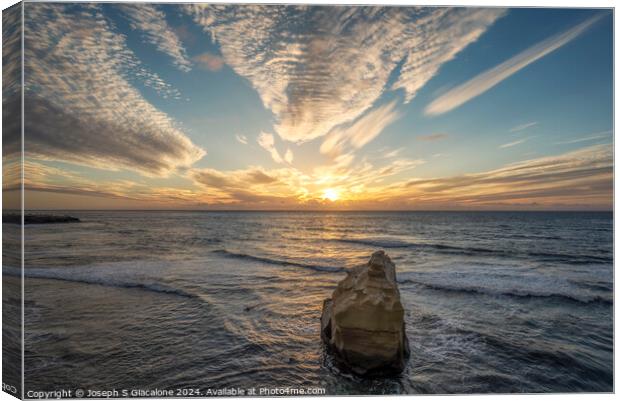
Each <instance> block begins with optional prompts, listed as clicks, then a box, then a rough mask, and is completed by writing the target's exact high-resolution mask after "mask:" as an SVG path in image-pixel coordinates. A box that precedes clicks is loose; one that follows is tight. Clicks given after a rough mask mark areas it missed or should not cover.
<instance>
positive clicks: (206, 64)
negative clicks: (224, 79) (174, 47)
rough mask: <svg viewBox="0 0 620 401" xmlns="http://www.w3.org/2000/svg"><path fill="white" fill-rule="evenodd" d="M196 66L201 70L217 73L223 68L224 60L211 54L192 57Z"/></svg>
mask: <svg viewBox="0 0 620 401" xmlns="http://www.w3.org/2000/svg"><path fill="white" fill-rule="evenodd" d="M192 60H194V62H195V63H196V65H197V66H198V67H200V68H202V69H203V70H208V71H219V70H221V69H222V67H223V66H224V59H222V58H221V57H220V56H217V55H215V54H211V53H202V54H199V55H197V56H194V57H192Z"/></svg>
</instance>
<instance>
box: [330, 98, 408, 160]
mask: <svg viewBox="0 0 620 401" xmlns="http://www.w3.org/2000/svg"><path fill="white" fill-rule="evenodd" d="M395 108H396V102H390V103H388V104H386V105H383V106H380V107H377V108H375V109H372V110H371V111H369V112H368V113H366V115H364V116H363V117H362V118H360V119H358V120H357V121H356V122H355V123H353V124H351V125H349V126H347V127H345V128H337V129H335V130H333V131H332V132H330V133H329V135H327V137H326V138H325V140H324V141H323V143H322V144H321V153H324V154H331V155H339V154H341V153H342V152H343V151H344V148H345V147H346V146H347V145H349V146H351V147H353V148H354V149H359V148H361V147H363V146H364V145H366V144H367V143H369V142H370V141H372V140H373V139H375V138H376V137H377V136H378V135H379V134H380V133H381V132H382V131H383V129H384V128H385V127H387V126H388V125H390V124H391V123H392V122H394V121H395V120H396V119H398V117H399V114H398V113H397V112H396V111H395Z"/></svg>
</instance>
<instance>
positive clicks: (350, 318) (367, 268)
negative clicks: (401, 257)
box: [321, 251, 409, 376]
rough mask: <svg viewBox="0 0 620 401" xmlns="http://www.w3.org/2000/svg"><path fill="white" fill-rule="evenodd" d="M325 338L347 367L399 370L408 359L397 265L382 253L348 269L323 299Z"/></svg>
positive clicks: (371, 372)
mask: <svg viewBox="0 0 620 401" xmlns="http://www.w3.org/2000/svg"><path fill="white" fill-rule="evenodd" d="M321 338H322V340H323V341H324V342H325V343H326V344H327V346H328V347H329V349H330V350H331V351H332V352H333V353H334V356H335V358H336V361H337V362H338V364H339V365H341V366H342V367H344V368H346V369H348V370H350V371H352V372H353V373H355V374H358V375H361V376H383V375H392V374H397V373H400V372H401V371H402V370H403V369H404V367H405V365H406V361H407V358H408V357H409V342H408V340H407V335H406V333H405V322H404V308H403V305H402V303H401V301H400V292H399V291H398V284H397V283H396V266H395V265H394V263H392V261H391V260H390V258H389V256H388V255H386V254H385V253H384V252H383V251H377V252H375V253H373V254H372V256H371V258H370V260H369V262H368V263H367V264H365V265H362V266H358V267H356V268H354V269H352V270H350V271H349V272H348V273H347V277H346V278H345V279H343V280H342V281H341V282H340V283H338V287H337V288H336V290H335V291H334V293H333V295H332V297H331V298H329V299H326V300H325V301H324V302H323V313H322V316H321Z"/></svg>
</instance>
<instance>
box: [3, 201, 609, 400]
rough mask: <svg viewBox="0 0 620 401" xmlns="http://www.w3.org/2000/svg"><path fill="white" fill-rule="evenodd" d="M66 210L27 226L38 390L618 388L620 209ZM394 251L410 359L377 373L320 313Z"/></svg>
mask: <svg viewBox="0 0 620 401" xmlns="http://www.w3.org/2000/svg"><path fill="white" fill-rule="evenodd" d="M63 214H70V215H72V216H76V217H79V218H80V219H81V222H80V223H74V224H49V225H28V226H26V228H25V238H26V245H25V247H26V254H25V266H26V270H25V277H26V283H25V285H26V294H25V327H26V332H25V375H26V379H25V389H26V391H28V390H33V391H43V390H54V389H63V388H74V389H75V388H81V389H85V390H93V391H100V390H112V389H117V390H118V389H147V390H148V389H174V390H176V389H197V390H200V391H203V395H204V391H206V390H207V389H212V390H213V389H231V388H253V387H254V388H264V387H267V388H306V389H307V388H321V389H324V390H325V393H326V394H400V393H408V394H416V393H427V394H428V393H430V394H454V393H521V392H527V393H538V392H611V391H613V314H612V309H613V214H612V213H605V212H600V213H599V212H592V213H590V212H338V213H329V212H161V211H160V212H143V211H140V212H133V211H132V212H129V211H122V212H116V211H96V212H95V211H89V212H85V211H67V212H63ZM379 249H383V250H385V251H386V252H387V253H388V255H389V256H390V257H391V258H392V260H393V261H394V262H395V264H396V270H397V280H398V282H399V287H400V292H401V298H402V302H403V305H404V307H405V309H406V330H407V335H408V337H409V342H410V347H411V357H410V359H409V362H408V365H407V368H406V369H405V371H404V372H403V373H402V374H401V375H400V376H397V377H392V378H375V379H362V378H358V377H355V376H352V375H350V374H348V373H346V372H341V371H340V370H339V369H338V367H337V366H335V364H334V361H333V359H332V357H331V355H330V354H329V353H326V351H325V349H324V347H323V345H322V343H321V340H320V334H319V330H320V325H319V318H320V314H321V306H322V301H323V299H325V298H327V297H330V296H331V293H332V291H333V290H334V288H335V286H336V284H337V283H338V281H339V280H341V279H342V278H344V276H345V272H346V271H347V269H349V268H351V267H352V266H355V265H358V264H361V263H366V262H367V261H368V258H369V257H370V255H371V253H372V252H373V251H376V250H379ZM3 272H4V275H5V276H17V275H19V274H20V272H19V269H18V266H6V265H5V266H3ZM188 395H192V394H189V393H188ZM194 395H197V394H196V393H194Z"/></svg>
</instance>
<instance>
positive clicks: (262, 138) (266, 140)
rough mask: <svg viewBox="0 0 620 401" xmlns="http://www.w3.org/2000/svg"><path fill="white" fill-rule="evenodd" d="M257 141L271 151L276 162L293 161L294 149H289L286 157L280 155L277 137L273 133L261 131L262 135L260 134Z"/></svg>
mask: <svg viewBox="0 0 620 401" xmlns="http://www.w3.org/2000/svg"><path fill="white" fill-rule="evenodd" d="M257 142H258V144H259V146H260V147H261V148H263V149H265V150H266V151H267V152H269V154H270V155H271V158H272V159H273V161H274V162H276V163H284V162H287V163H289V164H290V163H292V162H293V151H292V150H290V149H287V150H286V153H285V154H284V157H282V156H281V155H280V152H278V149H276V142H275V137H274V136H273V134H268V133H266V132H261V133H260V135H258V138H257Z"/></svg>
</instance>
